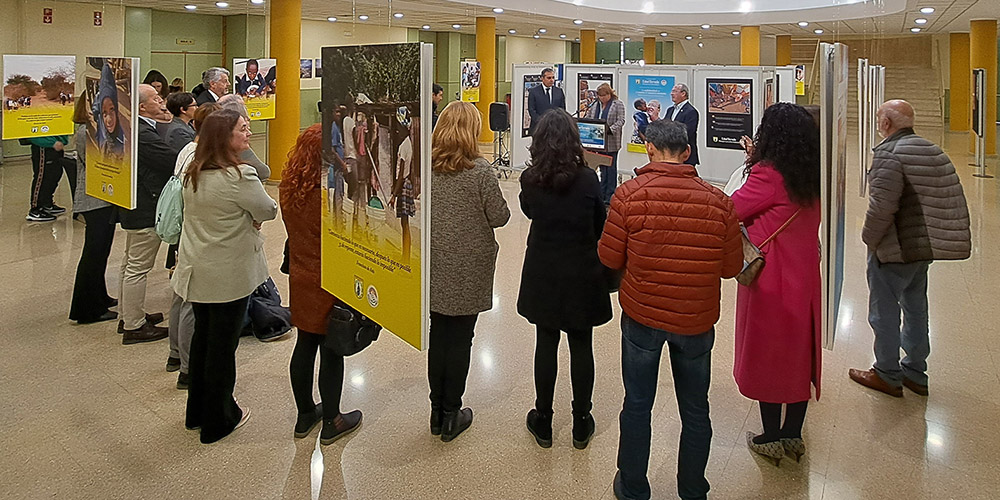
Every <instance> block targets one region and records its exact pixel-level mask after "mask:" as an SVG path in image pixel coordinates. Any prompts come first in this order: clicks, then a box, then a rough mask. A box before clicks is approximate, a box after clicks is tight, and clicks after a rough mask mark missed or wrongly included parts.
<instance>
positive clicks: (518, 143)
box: [510, 64, 569, 170]
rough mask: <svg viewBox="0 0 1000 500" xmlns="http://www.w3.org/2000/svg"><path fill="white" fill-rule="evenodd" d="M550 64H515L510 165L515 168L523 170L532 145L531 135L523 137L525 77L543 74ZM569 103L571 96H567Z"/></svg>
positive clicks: (511, 101)
mask: <svg viewBox="0 0 1000 500" xmlns="http://www.w3.org/2000/svg"><path fill="white" fill-rule="evenodd" d="M551 67H552V66H551V65H548V64H515V65H513V68H512V71H511V73H510V74H511V81H510V107H511V115H512V116H511V120H510V166H511V167H512V168H513V169H514V170H523V169H524V164H525V162H527V161H528V158H530V155H529V154H528V146H531V137H523V135H524V134H523V133H522V131H523V130H524V128H525V127H524V123H525V121H526V120H525V115H526V114H527V113H528V108H527V104H526V99H527V95H526V92H525V77H529V78H528V79H529V80H533V79H535V77H539V76H541V74H542V70H543V69H545V68H551ZM566 100H567V104H568V101H569V96H566Z"/></svg>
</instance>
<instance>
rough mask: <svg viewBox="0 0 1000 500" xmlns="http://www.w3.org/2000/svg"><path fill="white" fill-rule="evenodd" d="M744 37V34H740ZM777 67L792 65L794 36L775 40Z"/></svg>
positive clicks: (775, 61) (781, 36)
mask: <svg viewBox="0 0 1000 500" xmlns="http://www.w3.org/2000/svg"><path fill="white" fill-rule="evenodd" d="M740 35H741V36H742V35H743V33H742V32H740ZM775 52H776V54H775V58H774V64H775V66H788V65H790V64H792V35H778V36H777V37H776V39H775Z"/></svg>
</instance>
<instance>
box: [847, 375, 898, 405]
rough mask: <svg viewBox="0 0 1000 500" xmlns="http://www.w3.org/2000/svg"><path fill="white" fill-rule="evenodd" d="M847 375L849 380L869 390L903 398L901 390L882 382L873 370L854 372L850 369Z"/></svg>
mask: <svg viewBox="0 0 1000 500" xmlns="http://www.w3.org/2000/svg"><path fill="white" fill-rule="evenodd" d="M848 374H849V375H850V376H851V380H853V381H855V382H857V383H859V384H861V385H863V386H865V387H867V388H869V389H875V390H876V391H880V392H884V393H886V394H888V395H890V396H892V397H894V398H901V397H903V388H902V387H893V386H891V385H889V384H888V382H886V381H885V380H882V377H879V376H878V374H877V373H875V369H874V368H869V369H868V370H856V369H854V368H851V369H850V370H849V371H848Z"/></svg>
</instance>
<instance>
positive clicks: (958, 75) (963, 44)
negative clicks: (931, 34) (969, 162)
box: [948, 33, 972, 132]
mask: <svg viewBox="0 0 1000 500" xmlns="http://www.w3.org/2000/svg"><path fill="white" fill-rule="evenodd" d="M950 38H951V39H950V44H949V45H950V46H951V68H950V71H951V78H950V80H951V81H950V83H949V86H950V88H951V91H950V94H951V95H950V97H949V108H950V110H951V115H950V117H949V119H948V126H949V128H950V130H952V131H953V132H965V131H968V130H969V124H970V121H969V117H970V115H971V113H972V111H971V106H972V101H970V100H969V99H970V98H969V96H971V95H972V90H971V89H972V70H971V69H970V68H969V34H968V33H952V34H951V36H950Z"/></svg>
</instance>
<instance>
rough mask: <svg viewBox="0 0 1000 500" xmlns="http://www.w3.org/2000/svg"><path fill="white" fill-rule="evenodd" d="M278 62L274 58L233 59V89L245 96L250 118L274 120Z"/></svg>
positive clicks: (244, 101)
mask: <svg viewBox="0 0 1000 500" xmlns="http://www.w3.org/2000/svg"><path fill="white" fill-rule="evenodd" d="M277 76H278V75H277V62H276V61H275V60H274V59H233V90H234V91H235V92H236V93H237V94H239V95H240V96H241V97H243V103H244V104H246V106H247V113H248V114H249V115H250V120H251V121H253V120H273V119H274V116H275V105H274V103H275V85H274V82H275V80H276V79H277Z"/></svg>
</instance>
